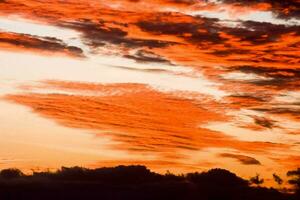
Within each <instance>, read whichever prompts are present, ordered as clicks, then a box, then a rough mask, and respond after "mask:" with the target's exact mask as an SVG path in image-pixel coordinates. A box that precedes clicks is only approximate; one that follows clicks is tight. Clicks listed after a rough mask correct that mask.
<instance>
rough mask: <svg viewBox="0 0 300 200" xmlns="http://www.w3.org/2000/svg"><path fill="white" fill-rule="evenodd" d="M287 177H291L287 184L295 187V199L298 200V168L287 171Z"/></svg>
mask: <svg viewBox="0 0 300 200" xmlns="http://www.w3.org/2000/svg"><path fill="white" fill-rule="evenodd" d="M287 176H289V177H291V179H290V180H289V183H290V184H292V185H293V186H295V189H296V194H295V195H296V198H297V199H300V168H298V169H296V170H293V171H288V173H287Z"/></svg>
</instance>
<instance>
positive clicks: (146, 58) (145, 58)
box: [124, 50, 172, 65]
mask: <svg viewBox="0 0 300 200" xmlns="http://www.w3.org/2000/svg"><path fill="white" fill-rule="evenodd" d="M124 57H125V58H129V59H133V60H135V61H136V62H141V63H165V64H169V65H172V64H171V62H170V61H168V60H167V59H165V58H163V57H161V56H159V55H156V54H154V53H152V52H150V51H145V50H138V51H137V52H136V53H135V54H134V55H124Z"/></svg>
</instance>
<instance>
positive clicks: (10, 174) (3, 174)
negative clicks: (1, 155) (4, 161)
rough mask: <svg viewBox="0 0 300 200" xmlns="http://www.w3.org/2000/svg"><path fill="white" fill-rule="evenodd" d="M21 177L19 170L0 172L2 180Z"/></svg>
mask: <svg viewBox="0 0 300 200" xmlns="http://www.w3.org/2000/svg"><path fill="white" fill-rule="evenodd" d="M23 175H24V174H23V173H22V172H21V171H20V170H19V169H4V170H2V171H1V172H0V177H1V178H4V179H13V178H19V177H21V176H23Z"/></svg>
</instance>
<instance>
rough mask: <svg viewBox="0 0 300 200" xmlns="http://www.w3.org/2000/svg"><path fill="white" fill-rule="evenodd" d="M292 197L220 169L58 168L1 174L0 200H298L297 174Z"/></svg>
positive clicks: (299, 179)
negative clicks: (173, 171) (176, 172)
mask: <svg viewBox="0 0 300 200" xmlns="http://www.w3.org/2000/svg"><path fill="white" fill-rule="evenodd" d="M288 175H289V176H291V180H290V183H291V184H293V185H294V186H295V192H294V193H283V192H280V191H278V190H276V189H274V188H265V187H260V186H255V187H254V186H252V185H251V182H249V181H247V180H245V179H242V178H240V177H238V176H236V175H235V174H234V173H231V172H230V171H227V170H224V169H211V170H209V171H207V172H202V173H198V172H196V173H189V174H185V175H174V174H171V173H166V174H165V175H161V174H157V173H154V172H151V171H150V170H149V169H147V168H146V167H145V166H139V165H137V166H118V167H111V168H98V169H87V168H82V167H71V168H66V167H62V168H61V169H60V170H57V171H56V172H50V171H47V172H33V174H31V175H25V174H23V173H22V172H21V171H20V170H18V169H5V170H2V171H1V172H0V199H1V200H50V199H51V200H68V199H70V200H77V199H82V200H93V199H99V200H102V199H103V200H126V199H129V200H194V199H195V200H196V199H197V200H299V199H300V198H299V197H300V189H299V188H300V168H299V169H297V170H295V171H290V172H288Z"/></svg>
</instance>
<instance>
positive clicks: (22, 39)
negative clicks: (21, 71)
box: [0, 32, 84, 57]
mask: <svg viewBox="0 0 300 200" xmlns="http://www.w3.org/2000/svg"><path fill="white" fill-rule="evenodd" d="M0 44H4V47H5V46H7V45H9V48H11V49H13V50H20V49H32V50H42V51H47V52H51V53H57V52H59V53H66V54H69V55H71V56H76V57H83V56H84V55H83V51H82V50H81V49H80V48H78V47H74V46H68V45H67V44H65V43H64V42H63V41H62V40H59V39H57V38H53V37H38V36H33V35H28V34H17V33H10V32H0Z"/></svg>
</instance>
